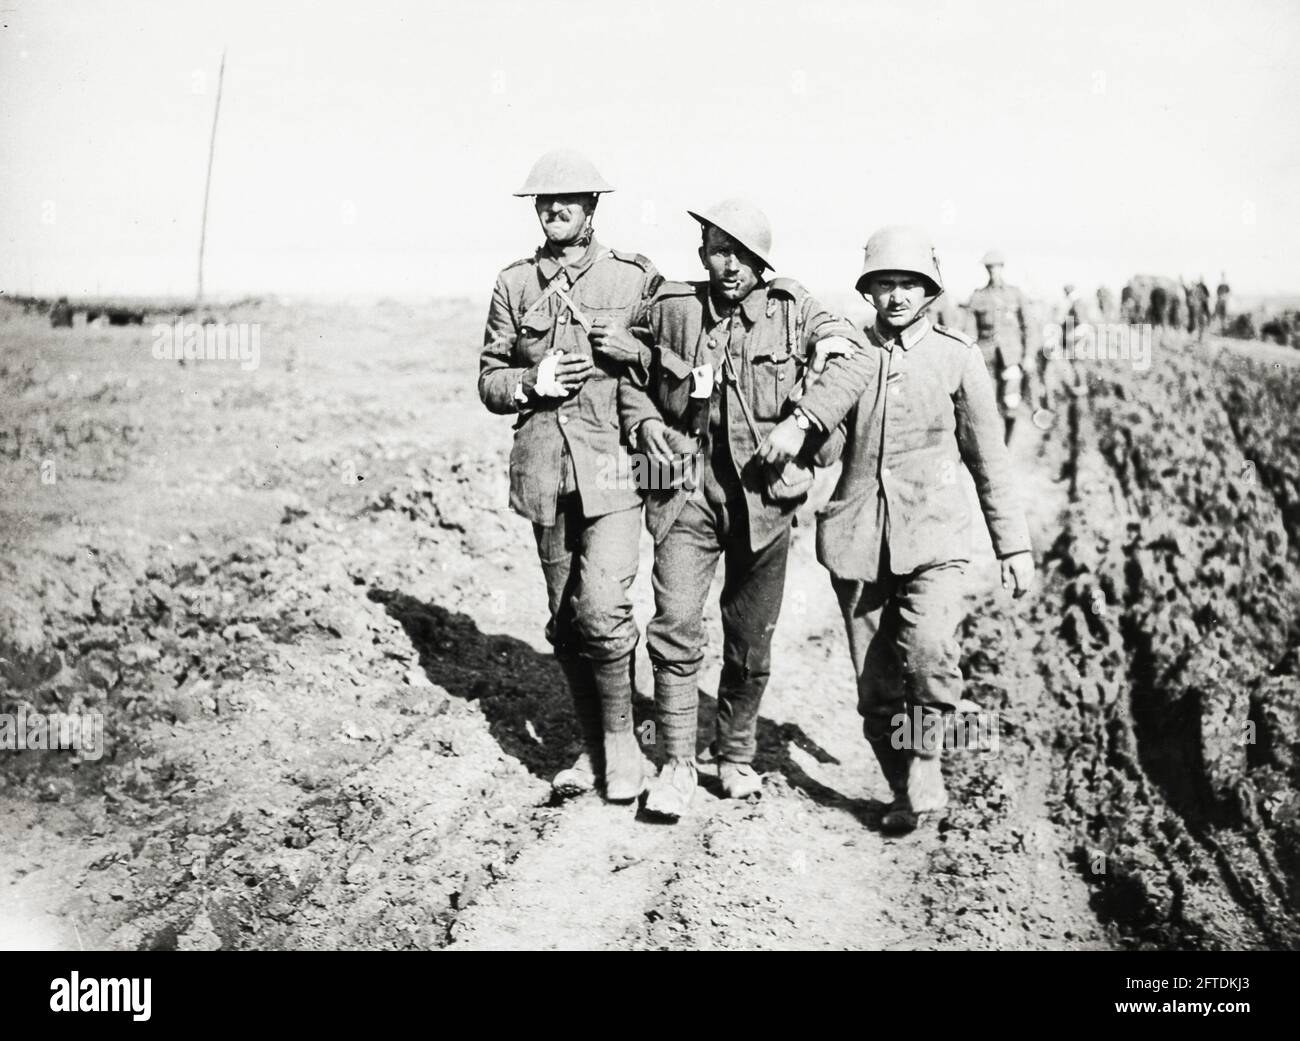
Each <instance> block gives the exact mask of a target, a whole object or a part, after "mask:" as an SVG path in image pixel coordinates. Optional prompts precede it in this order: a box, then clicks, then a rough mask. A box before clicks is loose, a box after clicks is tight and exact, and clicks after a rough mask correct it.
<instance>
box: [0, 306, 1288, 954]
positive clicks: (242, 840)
mask: <svg viewBox="0 0 1300 1041" xmlns="http://www.w3.org/2000/svg"><path fill="white" fill-rule="evenodd" d="M226 317H227V319H228V320H234V319H240V320H245V321H257V322H260V323H262V330H261V343H262V358H261V365H260V367H259V368H258V369H257V370H255V371H253V372H241V371H240V370H239V368H238V367H237V366H236V365H233V364H231V363H223V362H216V361H212V362H201V363H189V364H187V365H184V366H180V365H178V364H176V363H175V362H167V361H156V360H154V359H153V358H152V357H151V356H150V350H149V347H150V340H151V336H150V331H149V330H148V329H147V328H146V329H144V330H141V329H138V328H137V329H85V328H79V329H74V330H71V331H66V330H51V329H49V328H47V327H45V326H44V324H43V323H42V322H40V321H39V320H37V319H35V318H29V317H25V316H22V315H21V314H18V313H17V312H15V311H13V310H4V309H0V483H2V486H3V489H4V492H5V494H4V496H3V498H0V511H2V512H3V516H0V659H3V660H2V661H0V711H14V710H15V709H16V708H17V707H18V706H20V705H25V706H28V707H31V708H33V709H40V710H44V711H55V710H63V711H77V710H83V709H84V710H89V709H98V710H100V711H102V712H104V713H105V715H106V720H107V724H106V725H107V731H108V735H109V744H108V749H107V751H106V754H105V755H104V757H103V758H102V759H100V760H99V761H97V762H80V761H78V760H77V759H76V758H75V757H73V756H70V755H67V754H61V753H50V752H24V753H15V752H0V946H52V947H64V948H73V949H75V948H77V947H78V946H84V947H85V948H88V949H89V948H111V949H124V948H125V949H134V948H182V949H204V948H217V947H223V948H251V947H259V948H291V949H304V948H338V947H345V948H373V947H384V948H444V947H450V948H484V947H492V948H495V947H508V946H519V947H583V948H686V947H725V948H783V947H829V948H846V947H849V948H890V949H904V948H940V947H942V948H954V947H963V948H1001V949H1046V948H1063V947H1087V948H1110V947H1118V946H1125V945H1134V944H1136V945H1146V946H1156V947H1216V946H1288V947H1294V946H1296V945H1297V932H1296V925H1295V923H1296V920H1297V919H1296V914H1297V899H1296V893H1295V879H1296V873H1297V872H1296V865H1297V846H1296V824H1295V798H1296V797H1295V790H1296V785H1295V780H1296V762H1295V750H1296V737H1297V735H1296V720H1297V712H1298V711H1300V695H1298V694H1297V689H1296V686H1297V685H1296V660H1297V654H1296V642H1297V637H1296V632H1297V624H1296V623H1297V616H1298V611H1300V607H1298V605H1300V599H1298V598H1297V590H1296V586H1295V583H1296V578H1295V575H1296V567H1295V565H1296V554H1297V551H1298V549H1297V542H1296V538H1297V527H1296V522H1297V505H1298V504H1300V495H1298V494H1297V484H1296V480H1297V474H1298V473H1300V452H1298V451H1297V444H1296V432H1295V431H1296V427H1295V421H1294V411H1295V406H1296V403H1297V399H1298V398H1300V387H1298V386H1297V382H1296V375H1295V372H1294V370H1291V369H1289V368H1286V367H1285V366H1284V365H1283V363H1282V362H1281V361H1278V362H1274V361H1269V362H1267V363H1262V364H1261V363H1252V362H1250V361H1248V360H1244V359H1243V354H1242V352H1243V350H1245V349H1244V348H1241V347H1237V346H1233V347H1231V348H1229V347H1218V346H1215V345H1210V346H1208V347H1202V348H1191V347H1184V346H1181V345H1178V346H1173V347H1171V348H1170V350H1169V351H1167V352H1164V353H1160V352H1158V353H1157V357H1156V359H1155V364H1154V365H1153V367H1152V370H1151V371H1150V372H1149V373H1134V372H1132V371H1130V370H1128V369H1126V368H1122V367H1120V366H1118V365H1117V364H1116V363H1110V364H1107V363H1100V362H1099V363H1091V366H1092V367H1091V368H1090V369H1089V371H1088V391H1087V393H1086V394H1085V395H1084V396H1083V397H1082V398H1080V399H1079V400H1078V401H1077V402H1075V403H1074V405H1073V407H1069V406H1068V403H1067V402H1065V401H1062V403H1061V405H1062V408H1061V416H1062V418H1061V421H1060V423H1058V425H1057V426H1056V427H1055V428H1054V429H1053V430H1052V431H1051V432H1050V433H1049V434H1047V435H1038V434H1036V433H1035V432H1032V431H1023V432H1022V435H1023V436H1018V438H1017V441H1016V443H1015V445H1014V446H1013V447H1014V450H1015V455H1016V458H1017V461H1018V465H1019V466H1020V467H1021V468H1022V470H1023V473H1024V475H1025V481H1026V501H1027V503H1028V505H1029V507H1030V514H1031V524H1032V527H1033V529H1034V534H1035V539H1036V544H1037V545H1038V546H1039V547H1040V549H1041V551H1042V555H1043V556H1044V558H1045V571H1044V573H1043V576H1042V577H1043V585H1042V587H1041V590H1040V592H1039V593H1038V594H1037V595H1036V596H1034V597H1032V598H1030V599H1028V600H1026V601H1022V602H1019V603H1012V602H1011V601H1010V600H1009V599H1008V598H1007V597H1006V596H1005V594H1003V593H1002V592H1001V591H1000V590H995V589H994V577H995V574H994V570H993V561H992V559H991V556H990V555H989V553H988V549H987V546H983V547H981V548H980V551H979V562H978V565H977V567H976V568H975V569H974V573H973V575H972V588H971V594H970V603H971V608H972V611H971V616H970V620H969V622H968V623H967V625H966V627H965V632H964V645H965V657H964V662H963V666H964V669H965V671H966V675H967V681H968V683H967V696H968V698H969V699H970V700H971V701H972V702H973V703H974V705H975V706H978V707H980V708H981V709H983V710H984V711H986V712H992V713H996V719H997V722H998V726H999V737H1000V742H999V749H998V751H997V752H996V753H985V752H978V751H974V750H967V751H959V752H956V753H954V754H953V755H951V756H950V757H949V760H948V766H947V770H948V775H949V781H950V787H951V789H952V791H953V793H954V795H955V797H956V798H955V806H954V809H953V811H952V812H951V814H950V815H949V816H948V818H947V820H946V821H944V822H943V823H942V824H941V825H940V826H938V827H937V828H931V829H929V830H927V831H924V832H922V833H919V834H917V835H915V836H912V837H909V838H905V839H893V838H887V837H885V836H883V835H882V834H881V833H880V832H879V830H878V827H877V816H878V811H879V802H878V801H877V800H879V799H880V798H881V797H882V796H883V795H884V794H885V786H884V783H883V781H882V779H881V778H880V776H879V773H878V771H877V770H876V768H875V766H874V763H873V762H872V760H871V758H870V756H869V755H868V753H867V749H866V748H865V745H864V743H863V741H862V739H861V732H860V725H859V722H858V718H857V716H856V714H855V712H854V694H853V681H852V676H851V672H850V668H849V665H848V656H847V649H846V645H845V641H844V637H843V633H842V630H841V627H840V622H839V619H838V615H837V613H836V611H835V608H834V603H833V599H832V597H831V595H830V588H829V583H828V581H827V578H826V576H825V573H824V572H823V571H822V569H821V568H820V567H819V566H818V565H817V564H816V562H815V560H814V559H813V556H812V547H811V539H810V537H809V536H810V535H811V515H810V513H811V507H810V510H809V511H806V513H805V517H804V522H805V523H804V526H802V527H801V528H800V529H799V530H798V532H797V535H798V537H797V540H796V545H795V550H794V553H793V556H792V561H791V569H790V579H789V585H788V589H787V596H786V601H785V608H784V612H783V615H782V620H781V624H780V626H779V628H778V633H777V643H776V653H775V666H774V674H773V679H772V684H771V688H770V690H769V693H768V696H767V698H766V699H765V702H764V710H763V718H762V721H761V725H760V740H761V756H760V761H759V764H758V765H759V766H760V768H761V769H762V770H763V771H764V772H765V773H766V776H767V784H766V792H765V794H764V796H763V798H762V799H761V800H759V801H757V802H754V803H734V802H729V801H726V800H722V799H720V798H719V797H718V794H719V793H718V790H717V787H716V783H715V781H714V779H713V778H711V777H710V776H709V772H708V771H707V770H706V771H705V772H704V774H703V777H704V782H705V788H704V790H703V791H701V793H700V798H699V800H698V802H697V805H696V809H695V812H694V813H693V814H692V816H691V817H690V818H688V819H687V820H686V821H684V822H682V823H681V824H679V825H677V826H667V825H660V824H654V823H650V822H648V821H645V820H643V819H640V818H639V817H638V816H637V815H636V814H635V812H634V811H633V810H631V809H626V808H615V807H610V806H606V805H604V804H602V803H601V802H600V801H599V800H598V799H596V798H594V797H592V798H586V799H580V800H577V801H575V802H572V803H568V804H565V805H563V806H553V805H551V804H550V801H549V789H548V785H547V780H548V779H549V777H550V775H551V774H552V773H553V772H554V770H555V769H557V768H558V767H559V766H560V765H563V764H565V763H566V762H567V761H568V760H570V759H571V758H572V756H573V755H574V753H575V747H574V741H573V725H572V716H571V712H570V710H569V707H568V704H567V697H566V695H565V693H564V690H563V685H562V680H561V677H560V674H559V671H558V669H556V668H555V666H554V665H553V663H552V662H551V660H550V659H549V657H548V656H547V654H546V653H545V651H546V648H545V644H544V641H543V639H542V633H541V630H542V623H543V619H544V611H545V604H544V589H543V587H542V583H541V578H540V574H539V573H538V569H537V566H536V562H535V556H534V550H533V547H532V540H531V534H530V532H529V531H528V527H527V525H526V524H525V523H524V522H523V521H521V520H520V519H519V518H517V517H515V516H513V515H512V514H510V513H509V511H508V510H506V509H504V508H503V507H504V503H505V483H504V472H505V465H504V459H505V453H506V450H507V448H508V444H509V436H510V430H509V427H510V424H509V422H508V420H506V419H504V418H503V417H495V416H491V415H489V414H488V413H487V412H486V411H485V410H484V409H483V408H482V407H481V406H480V404H479V402H478V400H477V396H476V394H475V391H474V372H475V369H476V354H477V344H478V337H479V322H480V320H481V315H480V314H479V309H478V308H477V307H475V306H472V305H469V304H468V303H464V302H456V301H449V302H445V303H441V304H438V305H428V306H421V307H415V308H413V307H410V306H406V305H401V304H397V303H392V302H388V303H381V304H379V305H378V306H375V307H367V308H349V307H342V306H338V307H325V306H316V307H310V308H287V307H273V306H264V307H251V308H248V309H246V310H245V311H242V312H240V313H238V314H235V315H227V316H226ZM1286 360H1287V361H1288V362H1289V360H1290V359H1289V358H1288V359H1286ZM1081 364H1086V363H1081ZM1274 366H1277V367H1274ZM1247 462H1249V463H1250V464H1251V465H1250V466H1246V465H1245V464H1246V463H1247ZM42 473H45V474H46V475H47V481H42ZM50 474H53V477H54V480H53V482H52V483H47V482H48V475H50ZM825 493H826V489H825V488H822V489H821V494H822V495H823V496H824V495H825ZM646 542H647V540H645V539H643V545H642V554H643V562H644V564H645V566H644V567H643V571H642V575H641V577H640V578H639V579H638V583H637V587H636V599H637V604H638V618H639V619H640V620H641V622H642V623H644V621H645V620H646V618H647V617H648V614H649V607H650V605H649V592H648V584H649V583H648V564H649V546H648V545H647V544H646ZM710 626H711V638H712V639H711V648H712V653H711V656H710V658H709V663H708V664H709V667H708V671H707V672H706V675H705V677H704V681H703V683H702V689H703V691H704V692H705V696H704V697H703V699H702V701H703V704H702V709H701V715H702V720H703V721H704V722H705V724H706V726H707V724H708V721H709V717H710V714H711V712H712V704H713V703H712V698H711V697H710V696H708V695H709V694H710V693H711V692H712V690H713V687H714V684H715V683H716V677H717V664H718V663H717V655H716V651H717V648H718V646H719V644H720V639H719V637H720V632H719V628H718V621H717V616H716V610H715V611H714V612H713V614H712V615H711V618H710ZM1214 660H1218V661H1219V662H1222V663H1223V664H1222V665H1219V666H1216V665H1214V664H1213V661H1214ZM643 665H644V662H643ZM1215 669H1218V670H1219V671H1217V672H1216V671H1215ZM642 673H643V676H644V677H646V678H648V669H645V668H643V670H642ZM644 682H645V681H644V680H643V683H644ZM647 711H648V704H646V703H644V700H643V704H642V705H641V706H640V712H641V714H642V716H643V717H644V715H645V713H646V712H647ZM1249 722H1253V723H1254V724H1255V735H1254V737H1255V740H1254V742H1253V743H1243V742H1239V741H1237V740H1236V737H1237V734H1238V733H1239V732H1241V731H1242V730H1243V724H1244V723H1249ZM643 732H644V733H647V735H648V731H643Z"/></svg>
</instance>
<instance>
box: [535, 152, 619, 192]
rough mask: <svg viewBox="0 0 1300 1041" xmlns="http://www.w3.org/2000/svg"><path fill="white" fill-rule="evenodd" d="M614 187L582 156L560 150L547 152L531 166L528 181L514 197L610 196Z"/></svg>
mask: <svg viewBox="0 0 1300 1041" xmlns="http://www.w3.org/2000/svg"><path fill="white" fill-rule="evenodd" d="M613 190H614V188H613V186H612V185H610V184H609V183H608V182H607V181H606V180H605V178H603V177H601V176H600V173H599V172H598V171H597V170H596V167H595V166H594V165H593V164H592V162H591V160H590V159H588V158H587V157H586V156H585V155H582V154H580V153H578V152H574V151H570V150H569V149H565V148H561V149H557V150H556V151H554V152H547V153H546V154H545V155H544V156H542V157H541V158H540V159H538V160H537V162H535V163H533V168H532V169H531V170H529V171H528V179H527V180H526V181H524V184H523V187H522V188H520V189H519V190H518V191H517V192H515V193H514V194H515V195H516V196H521V197H522V196H527V195H600V194H601V193H603V192H612V191H613Z"/></svg>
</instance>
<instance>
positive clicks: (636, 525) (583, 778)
mask: <svg viewBox="0 0 1300 1041" xmlns="http://www.w3.org/2000/svg"><path fill="white" fill-rule="evenodd" d="M610 191H613V189H612V188H611V187H610V186H609V185H608V184H607V183H606V182H605V180H604V179H603V178H602V177H601V176H600V174H599V173H597V172H596V168H595V167H594V166H593V165H592V164H591V162H590V161H588V160H587V159H586V158H585V157H583V156H581V155H578V154H577V153H574V152H568V151H557V152H551V153H548V154H547V155H544V156H542V158H540V159H539V160H538V161H537V163H536V164H535V165H534V166H533V169H532V172H531V173H529V175H528V179H527V181H526V182H525V183H524V185H523V187H522V188H520V189H519V190H518V191H517V192H515V193H514V194H515V195H516V196H521V197H527V196H531V197H532V198H533V200H534V208H535V210H536V213H537V219H538V221H539V222H540V224H541V229H542V233H543V235H544V241H543V243H542V245H541V246H540V247H539V248H538V249H537V250H536V251H535V252H534V253H533V255H532V256H530V257H526V258H525V259H523V260H519V261H516V262H515V263H514V264H511V265H510V266H509V267H507V268H506V269H505V270H504V271H502V272H501V273H500V275H498V276H497V281H496V287H495V288H494V290H493V292H492V303H491V307H490V309H489V311H488V320H487V330H486V333H485V334H484V346H483V351H482V354H481V356H480V363H479V379H478V390H479V397H480V398H482V400H483V403H484V404H485V405H486V406H487V407H488V409H489V410H490V411H492V412H496V413H502V414H507V415H513V416H516V417H517V419H516V421H515V435H514V446H513V448H512V450H511V453H510V505H511V507H513V508H514V510H515V511H516V512H517V513H519V514H521V515H522V516H523V517H525V518H527V519H528V520H529V521H531V522H532V524H533V534H534V536H535V539H536V543H537V553H538V557H539V559H540V561H541V566H542V573H543V575H544V576H545V579H546V590H547V599H548V603H549V609H550V621H549V622H548V624H547V627H546V636H547V639H548V640H549V641H550V643H551V645H552V647H553V648H554V651H555V656H556V659H557V660H558V661H559V663H560V665H561V667H562V669H563V670H564V674H565V676H566V678H567V680H568V684H569V688H570V690H571V692H572V695H573V703H574V709H575V712H576V715H577V718H578V723H579V726H580V728H581V731H582V739H583V742H584V751H583V753H582V755H581V756H579V758H578V760H577V762H575V763H574V764H573V766H572V767H570V768H569V769H566V770H563V771H562V772H561V773H559V774H558V775H557V776H556V777H555V779H554V781H553V789H554V791H555V792H556V794H557V795H559V796H561V797H564V796H569V795H575V794H579V793H582V792H585V791H590V790H592V789H593V788H599V789H600V790H601V791H602V792H603V794H604V796H605V797H606V798H607V799H609V800H611V801H616V802H630V801H632V800H634V799H636V798H637V797H638V796H639V795H640V794H641V792H642V791H643V790H644V787H645V784H646V783H647V781H648V775H649V773H650V771H651V767H650V764H648V763H646V761H645V759H644V757H643V756H642V754H641V749H640V745H639V743H638V742H637V739H636V735H635V733H634V730H633V724H632V663H633V652H634V650H635V648H636V645H637V642H638V640H639V636H640V634H639V633H638V631H637V628H636V623H635V621H634V620H633V617H632V603H631V600H630V599H629V595H628V593H629V589H630V587H631V584H632V581H633V579H634V578H635V576H636V571H637V542H638V538H639V534H640V525H641V496H640V493H639V492H638V490H637V489H636V488H635V486H634V485H632V484H631V483H630V482H621V481H617V480H614V481H611V480H607V479H604V477H605V476H607V475H608V474H609V473H626V472H627V471H628V469H629V466H630V464H629V461H628V458H627V453H626V450H625V449H624V447H623V445H622V444H621V443H620V440H619V429H618V397H617V396H618V393H619V387H620V383H621V381H620V379H619V377H620V376H621V375H622V373H623V371H624V370H625V369H626V368H627V366H628V364H629V363H632V364H637V363H639V359H640V350H641V347H640V344H639V343H638V342H637V341H635V340H633V339H632V338H631V336H630V335H629V333H628V331H627V327H628V325H629V324H630V323H631V322H633V321H637V320H639V318H640V315H641V313H642V312H643V311H644V308H645V306H646V304H647V303H648V302H649V300H650V298H651V297H652V296H653V294H654V292H655V290H656V289H657V288H658V286H659V283H660V282H661V281H662V278H661V277H660V276H659V274H658V273H657V272H656V270H655V268H654V265H653V264H651V263H650V261H649V260H647V259H646V258H645V257H643V256H640V255H639V254H636V253H624V252H622V251H621V250H614V249H609V248H607V247H606V246H603V245H601V244H600V243H599V242H597V241H596V239H595V237H594V233H593V229H592V217H593V215H594V213H595V211H596V204H597V202H598V200H599V198H600V196H601V195H602V194H604V193H607V192H610Z"/></svg>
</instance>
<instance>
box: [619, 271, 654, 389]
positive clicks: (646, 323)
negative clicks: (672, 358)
mask: <svg viewBox="0 0 1300 1041" xmlns="http://www.w3.org/2000/svg"><path fill="white" fill-rule="evenodd" d="M614 255H615V256H616V257H618V259H620V260H622V261H624V262H625V263H628V264H632V265H634V266H636V267H638V268H640V269H641V273H642V278H641V290H640V292H639V293H638V295H637V303H636V307H635V309H634V310H633V311H632V313H631V314H630V315H629V316H628V323H627V324H628V329H629V331H630V332H631V333H632V335H633V336H635V337H636V338H637V339H638V340H639V341H640V342H641V345H642V346H641V360H640V361H639V362H637V363H632V364H629V365H628V366H627V373H626V375H628V376H630V377H631V379H632V380H633V382H634V383H636V384H637V385H639V386H642V387H644V386H646V384H648V383H649V381H650V365H651V363H652V362H653V360H654V335H653V333H652V332H651V331H650V305H651V303H653V302H654V299H655V296H656V295H657V294H658V292H659V287H660V286H662V285H663V284H664V276H663V275H661V274H660V273H659V270H658V268H656V267H655V266H654V263H653V262H652V261H651V260H650V258H649V257H646V256H643V255H642V254H640V253H622V252H619V251H617V250H615V251H614Z"/></svg>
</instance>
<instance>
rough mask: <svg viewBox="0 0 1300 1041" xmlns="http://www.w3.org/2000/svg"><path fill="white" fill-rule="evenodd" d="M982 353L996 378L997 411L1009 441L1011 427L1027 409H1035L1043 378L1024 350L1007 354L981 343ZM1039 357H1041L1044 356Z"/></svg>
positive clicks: (996, 346)
mask: <svg viewBox="0 0 1300 1041" xmlns="http://www.w3.org/2000/svg"><path fill="white" fill-rule="evenodd" d="M980 350H981V351H982V352H983V354H984V364H985V365H986V366H987V367H988V370H989V375H991V376H992V377H993V385H994V388H995V389H996V392H997V398H998V411H999V412H1000V413H1001V414H1002V420H1003V423H1004V424H1005V425H1006V428H1007V437H1008V438H1009V437H1010V436H1011V428H1012V426H1014V424H1015V422H1016V420H1017V419H1018V418H1019V417H1020V416H1021V415H1022V414H1023V412H1024V411H1025V409H1026V408H1029V409H1033V408H1035V407H1036V405H1037V400H1038V395H1039V393H1040V391H1039V379H1040V376H1041V374H1040V373H1039V371H1038V368H1037V366H1038V359H1037V358H1034V357H1030V356H1029V355H1028V353H1027V352H1026V351H1025V350H1023V349H1021V350H1020V351H1019V352H1018V354H1013V353H1012V352H1009V351H1004V350H1003V348H1002V347H1001V346H1000V345H999V344H997V343H996V342H992V341H982V342H981V343H980ZM1039 356H1040V357H1041V352H1040V355H1039Z"/></svg>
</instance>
